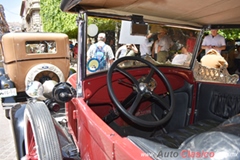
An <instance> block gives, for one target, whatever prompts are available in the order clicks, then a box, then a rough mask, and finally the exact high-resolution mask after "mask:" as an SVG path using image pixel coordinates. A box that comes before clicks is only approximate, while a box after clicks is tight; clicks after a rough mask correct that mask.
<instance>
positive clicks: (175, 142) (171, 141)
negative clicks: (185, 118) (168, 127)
mask: <svg viewBox="0 0 240 160" xmlns="http://www.w3.org/2000/svg"><path fill="white" fill-rule="evenodd" d="M219 124H220V122H218V121H213V120H203V121H200V122H197V123H196V124H193V125H189V126H187V127H184V128H181V129H178V130H176V131H173V132H170V133H165V134H160V135H156V136H154V137H153V138H151V140H153V141H155V142H159V143H161V144H164V145H166V146H168V147H170V148H178V147H179V146H180V145H181V143H182V142H183V141H184V140H186V139H187V138H188V137H191V136H192V135H194V134H199V133H202V132H205V131H208V130H210V129H211V128H213V127H216V126H217V125H219Z"/></svg>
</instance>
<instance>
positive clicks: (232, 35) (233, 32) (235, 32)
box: [219, 29, 240, 40]
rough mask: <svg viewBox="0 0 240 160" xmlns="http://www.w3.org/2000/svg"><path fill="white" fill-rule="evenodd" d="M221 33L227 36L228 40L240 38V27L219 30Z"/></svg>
mask: <svg viewBox="0 0 240 160" xmlns="http://www.w3.org/2000/svg"><path fill="white" fill-rule="evenodd" d="M219 34H221V35H222V36H224V37H225V39H228V40H237V39H240V29H225V30H219Z"/></svg>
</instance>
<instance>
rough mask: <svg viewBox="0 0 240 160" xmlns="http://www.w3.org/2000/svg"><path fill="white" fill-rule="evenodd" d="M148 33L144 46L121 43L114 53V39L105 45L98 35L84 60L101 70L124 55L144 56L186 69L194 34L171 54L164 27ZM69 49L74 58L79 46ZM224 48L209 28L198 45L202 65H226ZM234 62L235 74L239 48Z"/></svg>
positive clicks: (239, 63) (222, 40)
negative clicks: (95, 64) (97, 61)
mask: <svg viewBox="0 0 240 160" xmlns="http://www.w3.org/2000/svg"><path fill="white" fill-rule="evenodd" d="M153 36H154V33H151V32H150V31H149V33H148V35H146V37H145V39H144V41H143V43H141V44H139V45H135V44H123V45H121V46H120V47H119V48H118V49H116V52H115V44H114V40H113V39H111V40H110V41H109V44H106V34H105V33H99V34H98V37H97V42H96V43H92V40H91V39H90V38H89V39H88V42H87V49H88V50H87V57H88V60H89V59H91V58H96V59H98V60H99V61H100V62H101V65H104V67H103V66H102V67H101V68H102V69H103V68H105V69H106V67H108V66H110V65H111V64H112V63H113V61H114V60H116V59H118V58H121V57H124V56H140V57H142V58H145V57H146V56H149V57H152V58H153V59H154V60H156V61H157V62H159V63H166V62H167V61H169V62H170V63H172V64H174V65H186V66H189V65H190V62H191V59H192V53H193V52H194V47H195V43H196V37H195V35H194V32H193V31H190V32H189V33H188V36H187V38H186V41H185V43H184V44H179V46H178V47H177V48H178V49H177V50H178V51H176V53H174V54H171V53H170V49H171V47H172V46H173V45H174V41H173V40H172V39H171V37H170V36H169V35H168V30H167V29H166V28H160V29H159V31H158V32H157V33H156V34H155V38H153ZM69 47H70V51H71V54H72V55H71V56H72V57H73V58H77V55H78V43H75V45H73V43H72V41H69ZM225 49H226V40H225V38H224V37H223V36H221V35H220V34H218V30H217V29H211V31H210V34H209V35H206V36H205V37H204V38H203V40H202V44H201V50H202V51H203V53H204V54H202V55H201V57H200V59H199V61H200V63H201V64H202V65H205V66H207V67H215V68H219V67H222V66H225V67H226V66H228V62H227V60H226V59H225V58H224V57H222V55H221V52H222V51H223V50H225ZM235 55H236V56H235V57H236V59H235V61H234V62H235V63H236V65H237V72H238V73H240V47H238V48H237V50H236V54H235Z"/></svg>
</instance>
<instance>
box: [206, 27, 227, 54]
mask: <svg viewBox="0 0 240 160" xmlns="http://www.w3.org/2000/svg"><path fill="white" fill-rule="evenodd" d="M202 49H205V53H207V52H208V51H209V50H210V49H215V50H216V51H217V52H219V53H221V51H222V50H224V49H226V42H225V38H224V37H223V36H221V35H219V34H218V30H217V29H211V34H209V35H207V36H205V37H204V39H203V42H202Z"/></svg>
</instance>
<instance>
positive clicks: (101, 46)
mask: <svg viewBox="0 0 240 160" xmlns="http://www.w3.org/2000/svg"><path fill="white" fill-rule="evenodd" d="M105 41H106V34H105V33H99V34H98V42H97V43H95V44H92V45H91V46H90V47H89V49H88V51H87V60H90V59H91V58H97V59H99V61H101V60H102V59H104V61H105V62H106V64H105V63H104V65H105V66H103V68H104V69H107V67H108V66H110V65H111V64H112V63H113V59H114V54H113V51H112V48H111V47H110V46H109V45H107V44H106V43H105ZM97 50H100V51H101V50H102V51H103V53H102V55H101V52H98V53H96V51H97ZM100 63H101V62H100ZM100 69H101V68H100Z"/></svg>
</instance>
